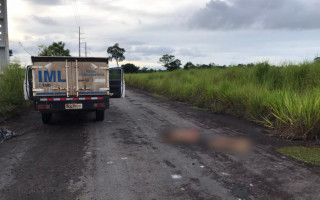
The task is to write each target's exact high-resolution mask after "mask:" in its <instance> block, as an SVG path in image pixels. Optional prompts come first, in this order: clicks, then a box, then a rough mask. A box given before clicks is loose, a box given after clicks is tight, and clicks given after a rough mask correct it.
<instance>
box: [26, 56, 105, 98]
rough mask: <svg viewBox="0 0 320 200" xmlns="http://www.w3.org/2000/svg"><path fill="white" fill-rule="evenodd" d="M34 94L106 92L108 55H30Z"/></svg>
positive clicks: (98, 93) (59, 94)
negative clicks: (92, 56) (105, 56)
mask: <svg viewBox="0 0 320 200" xmlns="http://www.w3.org/2000/svg"><path fill="white" fill-rule="evenodd" d="M32 63H33V66H32V71H33V73H32V75H33V76H32V77H33V90H32V91H33V97H43V96H67V97H70V96H71V97H73V96H76V97H79V96H88V95H109V91H110V89H109V66H108V59H107V58H81V57H80V58H77V57H32Z"/></svg>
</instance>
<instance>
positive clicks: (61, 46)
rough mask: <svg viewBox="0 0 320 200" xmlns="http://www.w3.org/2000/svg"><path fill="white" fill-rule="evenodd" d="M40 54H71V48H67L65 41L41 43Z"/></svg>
mask: <svg viewBox="0 0 320 200" xmlns="http://www.w3.org/2000/svg"><path fill="white" fill-rule="evenodd" d="M38 47H39V53H38V55H39V56H71V55H70V50H69V49H65V43H64V42H54V43H52V44H51V45H49V46H45V45H39V46H38Z"/></svg>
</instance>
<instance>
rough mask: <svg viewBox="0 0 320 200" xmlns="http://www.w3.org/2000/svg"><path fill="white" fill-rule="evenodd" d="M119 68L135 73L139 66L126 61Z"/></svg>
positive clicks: (125, 71) (128, 72)
mask: <svg viewBox="0 0 320 200" xmlns="http://www.w3.org/2000/svg"><path fill="white" fill-rule="evenodd" d="M121 68H122V69H123V71H124V73H127V74H130V73H137V72H138V71H139V67H137V66H135V65H134V64H131V63H127V64H125V65H122V66H121Z"/></svg>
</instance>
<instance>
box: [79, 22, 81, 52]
mask: <svg viewBox="0 0 320 200" xmlns="http://www.w3.org/2000/svg"><path fill="white" fill-rule="evenodd" d="M79 57H81V29H80V26H79Z"/></svg>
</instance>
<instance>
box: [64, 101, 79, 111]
mask: <svg viewBox="0 0 320 200" xmlns="http://www.w3.org/2000/svg"><path fill="white" fill-rule="evenodd" d="M82 109H83V106H82V103H69V104H66V110H82Z"/></svg>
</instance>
